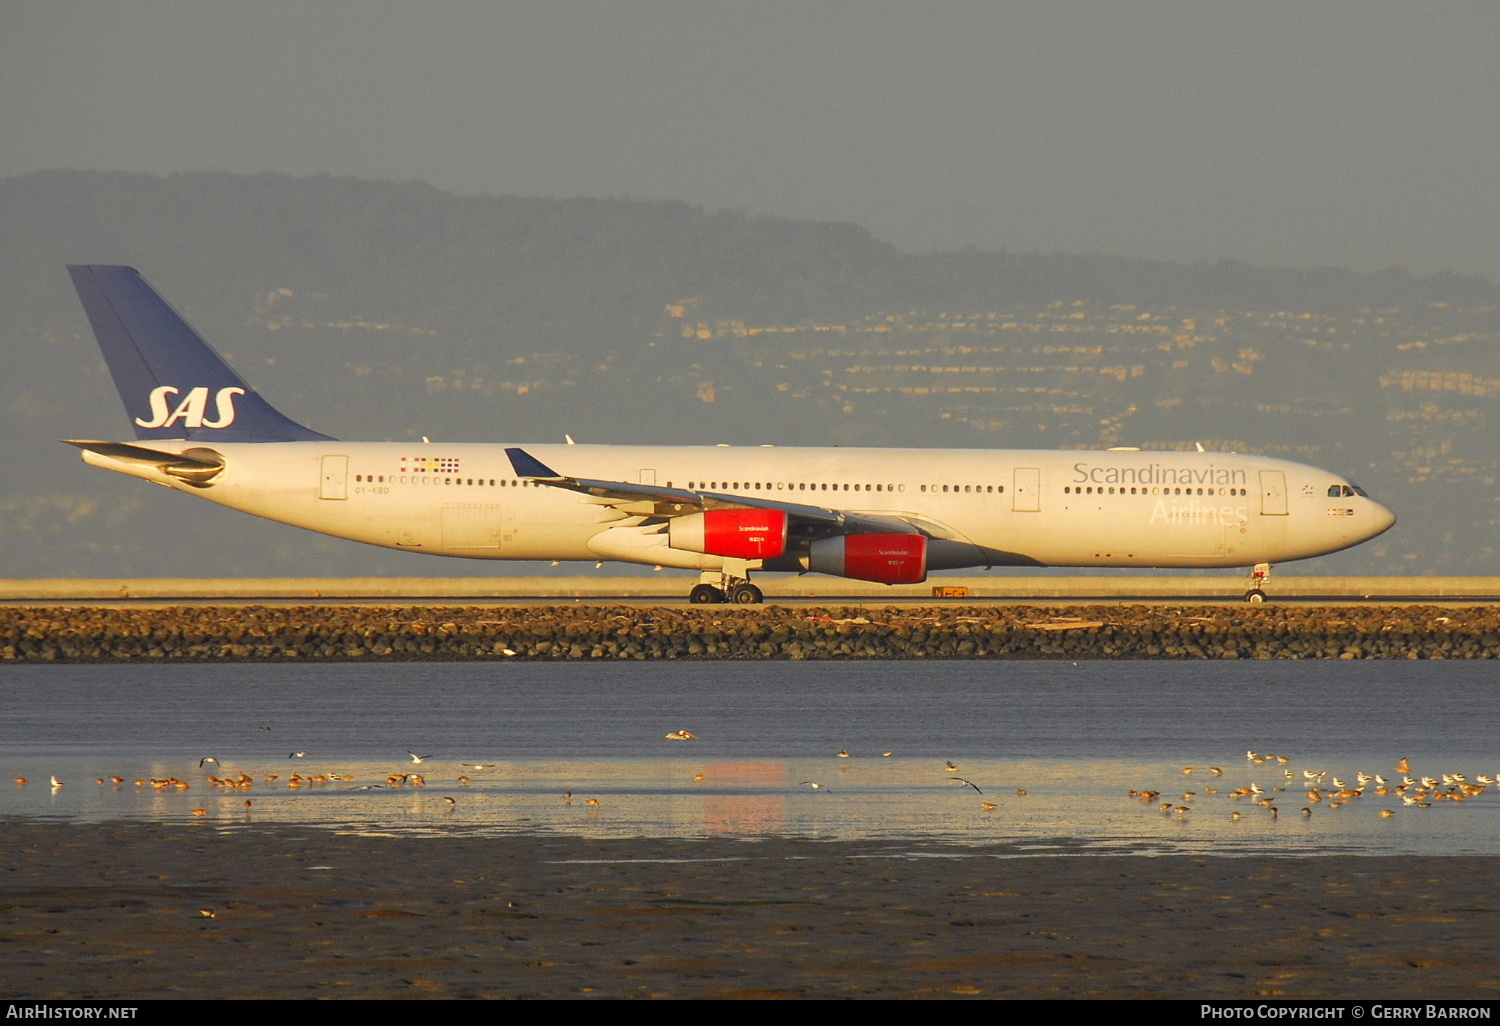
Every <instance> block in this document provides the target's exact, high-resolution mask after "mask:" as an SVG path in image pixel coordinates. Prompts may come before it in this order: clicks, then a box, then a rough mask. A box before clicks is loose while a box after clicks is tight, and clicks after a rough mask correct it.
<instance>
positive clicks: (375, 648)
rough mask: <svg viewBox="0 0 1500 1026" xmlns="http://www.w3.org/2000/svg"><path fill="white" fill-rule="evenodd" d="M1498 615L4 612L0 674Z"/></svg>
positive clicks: (1310, 629)
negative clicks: (12, 666)
mask: <svg viewBox="0 0 1500 1026" xmlns="http://www.w3.org/2000/svg"><path fill="white" fill-rule="evenodd" d="M1497 652H1500V608H1497V607H1489V606H1475V607H1468V608H1456V609H1455V608H1439V607H1435V606H1359V607H1278V606H1261V607H1239V606H1233V607H1226V606H1198V607H1191V606H1187V607H1177V608H1170V607H1164V606H1144V605H1143V606H1094V607H1078V606H1071V607H1066V608H1061V607H1052V608H1046V607H1039V606H928V607H885V608H873V607H858V608H808V607H782V606H759V607H754V608H735V607H728V608H726V607H711V608H698V607H653V606H624V605H621V606H596V605H570V606H463V607H447V608H439V607H427V606H423V607H399V606H388V607H376V606H331V605H330V606H217V607H216V606H184V607H168V608H161V607H155V608H150V607H142V608H132V607H128V606H124V607H74V608H65V607H55V606H53V607H5V608H0V662H7V663H48V662H127V661H139V660H148V661H167V662H194V661H204V660H241V661H281V660H296V661H308V660H338V661H344V660H362V661H368V660H439V659H1101V658H1109V659H1492V658H1495V656H1496V653H1497Z"/></svg>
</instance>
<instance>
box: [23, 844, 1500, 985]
mask: <svg viewBox="0 0 1500 1026" xmlns="http://www.w3.org/2000/svg"><path fill="white" fill-rule="evenodd" d="M3 826H4V830H3V834H0V838H3V839H0V866H3V869H4V872H3V874H0V880H3V884H0V905H3V907H4V913H5V914H4V919H3V927H0V952H3V953H4V957H0V988H3V990H4V992H5V993H7V994H8V995H10V996H11V997H12V998H17V999H23V998H24V999H66V998H73V999H79V998H93V999H104V998H118V999H148V998H167V997H190V998H227V997H244V998H339V997H348V998H411V997H432V998H470V997H473V998H559V997H578V998H586V997H603V998H627V997H656V998H661V997H670V998H736V997H1022V998H1041V997H1079V998H1083V997H1087V998H1118V997H1137V998H1193V999H1205V998H1258V997H1285V998H1360V999H1369V998H1382V999H1391V998H1409V999H1416V998H1421V999H1440V998H1449V999H1471V1000H1491V1001H1493V1000H1495V999H1496V998H1497V997H1500V974H1496V973H1495V972H1494V968H1493V945H1494V938H1495V937H1496V936H1500V858H1493V857H1484V858H1459V857H1422V858H1401V857H1388V856H1380V857H1356V858H1351V857H1336V858H1335V857H1323V858H1280V857H1245V858H1217V857H1209V858H1202V857H1188V856H1168V857H1157V858H1145V857H1119V856H1115V857H1106V856H1093V855H1084V854H1083V853H1082V851H1081V850H1074V851H1073V852H1067V850H1066V849H1063V850H1064V854H1062V855H1053V856H1045V857H1016V856H1017V855H1018V854H1019V852H1018V851H1017V849H1015V848H1011V847H992V848H951V847H949V848H944V847H940V846H934V845H924V844H915V843H913V844H900V843H890V842H882V843H860V842H813V841H798V840H788V839H770V840H763V841H753V842H745V841H722V840H698V841H694V840H650V839H640V840H617V841H598V840H588V839H581V838H574V837H506V838H472V837H470V838H463V837H436V838H413V837H363V836H352V835H347V834H335V833H333V832H330V831H325V830H322V829H320V828H317V827H311V826H309V827H299V826H290V825H285V824H280V825H275V826H262V825H256V824H252V825H247V826H242V827H238V828H235V829H232V830H223V829H221V828H218V827H215V826H213V825H211V824H199V823H189V824H171V823H133V822H132V823H127V822H121V823H103V824H98V823H95V824H60V823H47V822H41V821H36V820H14V819H13V820H9V821H6V822H5V823H4V824H3ZM1069 854H1072V855H1077V856H1080V857H1067V856H1068V855H1069ZM207 912H211V913H212V916H211V917H210V916H209V915H206V914H205V913H207Z"/></svg>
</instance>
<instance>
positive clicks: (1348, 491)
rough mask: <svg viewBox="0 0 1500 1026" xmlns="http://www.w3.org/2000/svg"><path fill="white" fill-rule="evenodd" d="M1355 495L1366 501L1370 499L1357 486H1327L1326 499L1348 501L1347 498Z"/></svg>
mask: <svg viewBox="0 0 1500 1026" xmlns="http://www.w3.org/2000/svg"><path fill="white" fill-rule="evenodd" d="M1355 495H1363V496H1364V497H1365V498H1367V499H1368V498H1369V497H1370V496H1369V495H1368V493H1366V492H1365V490H1364V489H1363V488H1361V487H1360V486H1359V485H1329V486H1328V497H1329V498H1330V499H1348V498H1352V497H1353V496H1355Z"/></svg>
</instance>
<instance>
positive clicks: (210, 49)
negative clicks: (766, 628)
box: [0, 0, 1500, 278]
mask: <svg viewBox="0 0 1500 1026" xmlns="http://www.w3.org/2000/svg"><path fill="white" fill-rule="evenodd" d="M1497 53H1500V6H1497V5H1495V4H1494V3H1493V2H1492V0H1486V2H1480V3H1469V4H1449V3H1436V4H1414V3H1410V2H1409V0H1396V2H1392V0H1359V2H1345V3H1317V2H1311V0H1267V2H1257V3H1249V4H1228V3H1223V4H1216V3H1206V2H1201V0H1197V2H1171V0H1140V2H1136V3H1103V2H1086V3H1085V2H1069V0H1048V2H1037V3H1005V2H976V3H957V2H955V3H944V2H922V3H904V2H894V0H859V2H817V0H797V2H779V0H756V2H751V3H738V4H733V5H731V4H725V3H714V2H702V0H700V2H688V3H668V2H650V0H641V2H633V0H606V2H578V3H570V2H566V0H561V2H553V3H545V4H543V3H508V2H504V0H423V2H421V3H406V2H377V0H321V2H292V0H254V2H245V0H237V2H233V3H230V2H219V0H130V2H129V3H121V2H118V0H46V2H33V0H0V140H3V144H0V174H7V175H9V174H19V173H23V172H27V171H33V170H37V169H40V168H48V167H77V168H97V169H105V170H110V169H124V170H132V171H151V172H172V171H188V170H227V171H235V172H258V171H286V172H291V173H295V174H307V173H315V172H322V171H327V172H330V173H333V174H350V175H359V176H362V177H370V178H389V179H398V180H406V179H422V180H424V181H428V182H431V183H432V184H434V185H436V186H439V187H441V188H444V189H450V190H454V191H459V192H484V193H518V194H522V195H533V196H574V195H591V196H633V197H640V198H664V199H683V200H687V201H689V202H691V203H694V204H701V205H705V206H708V207H711V208H717V207H740V208H745V209H748V210H751V211H756V212H766V213H773V214H778V215H783V216H788V217H798V218H817V219H841V220H850V221H855V222H858V223H860V224H863V225H865V226H866V227H868V228H870V229H871V230H872V231H873V232H875V234H876V235H878V236H879V237H881V238H883V239H886V240H888V241H890V242H893V243H895V244H896V245H897V246H899V247H901V248H903V249H907V250H913V251H923V250H926V249H929V248H932V247H941V248H951V247H955V246H960V245H964V244H973V245H976V246H979V247H981V248H986V249H995V248H1000V247H1005V248H1009V249H1012V250H1026V249H1041V250H1044V251H1058V250H1061V251H1068V252H1083V251H1098V252H1108V253H1118V254H1124V255H1131V256H1143V257H1151V258H1158V259H1177V260H1191V259H1200V258H1214V257H1220V256H1227V257H1235V258H1240V259H1245V260H1250V261H1254V262H1257V263H1267V264H1284V265H1293V266H1305V265H1332V266H1343V267H1353V268H1358V269H1370V268H1376V267H1385V266H1390V265H1406V266H1410V267H1412V268H1413V269H1416V270H1419V271H1437V270H1452V271H1459V272H1464V273H1478V274H1484V275H1487V276H1489V277H1491V278H1500V195H1497V181H1500V70H1497V69H1500V63H1497V60H1496V57H1495V55H1496V54H1497Z"/></svg>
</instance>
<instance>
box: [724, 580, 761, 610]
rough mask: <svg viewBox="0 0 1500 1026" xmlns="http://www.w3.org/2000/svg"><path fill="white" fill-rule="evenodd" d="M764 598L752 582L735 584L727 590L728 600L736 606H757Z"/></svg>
mask: <svg viewBox="0 0 1500 1026" xmlns="http://www.w3.org/2000/svg"><path fill="white" fill-rule="evenodd" d="M765 600H766V597H765V595H763V594H762V593H761V590H760V589H759V588H757V587H756V586H755V585H753V584H736V585H735V586H734V587H733V588H731V589H730V591H729V601H731V602H733V603H734V604H735V605H737V606H758V605H760V604H761V603H762V602H764V601H765Z"/></svg>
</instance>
